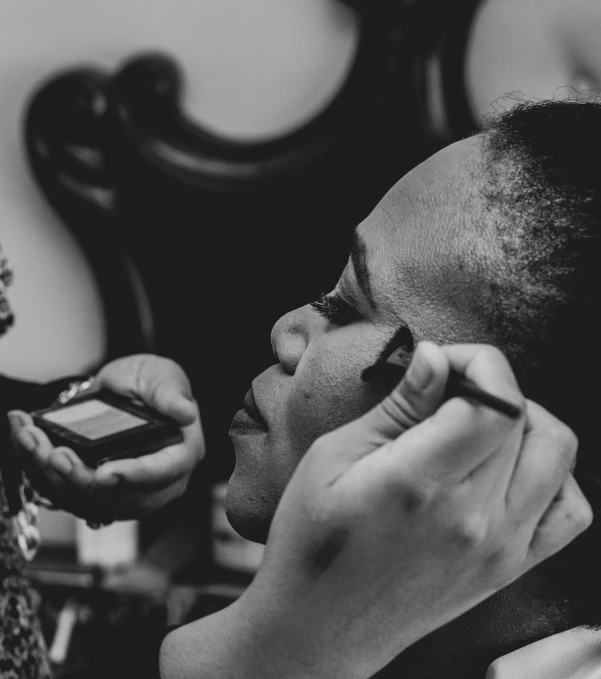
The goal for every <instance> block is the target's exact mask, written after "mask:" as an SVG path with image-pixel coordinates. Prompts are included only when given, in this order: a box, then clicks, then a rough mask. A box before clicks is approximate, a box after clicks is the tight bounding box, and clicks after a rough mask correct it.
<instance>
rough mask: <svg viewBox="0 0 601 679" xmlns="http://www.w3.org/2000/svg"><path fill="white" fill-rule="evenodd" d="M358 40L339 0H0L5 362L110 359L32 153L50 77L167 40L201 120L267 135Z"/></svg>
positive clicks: (58, 516) (83, 272)
mask: <svg viewBox="0 0 601 679" xmlns="http://www.w3.org/2000/svg"><path fill="white" fill-rule="evenodd" d="M356 41H357V25H356V22H355V17H354V15H353V14H352V13H351V12H350V11H349V10H347V9H345V8H344V7H343V6H342V5H341V4H339V3H338V2H336V1H335V0H252V2H249V1H248V0H0V210H1V212H0V215H1V218H0V243H2V245H3V247H4V249H5V250H6V253H7V254H8V255H9V256H10V258H11V260H12V263H13V265H14V268H15V271H16V278H15V283H14V286H13V287H12V288H10V290H9V293H10V300H11V303H12V306H13V308H14V310H15V312H16V315H17V324H16V325H15V327H14V328H13V329H12V330H11V331H10V332H9V333H8V334H7V335H6V336H5V337H3V338H2V340H1V341H0V371H1V372H4V373H7V374H10V375H14V376H17V377H22V378H29V379H33V380H47V379H51V378H54V377H59V376H62V375H65V374H73V373H80V372H85V371H86V370H87V369H88V368H89V367H90V366H91V365H94V364H95V363H96V362H98V361H100V360H101V359H102V357H103V355H104V347H105V337H104V332H105V329H104V321H103V318H102V313H101V306H100V298H99V295H98V291H97V289H96V286H95V282H94V279H93V277H92V275H91V273H90V270H89V267H88V265H87V263H86V261H85V259H84V258H83V257H82V254H81V252H80V251H79V250H78V248H77V246H76V244H75V243H74V241H73V239H72V238H71V237H70V236H69V234H68V232H67V231H66V230H65V228H64V227H63V226H62V225H61V223H60V222H59V221H58V219H56V218H55V217H54V216H53V215H52V213H51V212H50V211H49V209H48V207H47V206H46V204H45V203H44V200H43V198H42V197H41V195H40V193H39V192H38V190H37V188H36V186H35V185H34V183H33V181H32V178H31V176H30V175H29V172H28V170H27V167H26V163H25V158H24V153H23V147H22V143H21V139H20V125H21V118H22V112H23V107H24V105H25V102H26V100H27V97H28V96H29V95H30V93H31V92H32V89H33V88H34V87H35V86H36V85H37V84H38V83H39V82H40V81H41V79H43V78H45V77H46V76H48V75H49V74H52V73H53V72H55V71H56V70H57V69H61V68H68V67H71V66H73V65H76V64H80V63H92V64H97V65H100V66H104V67H108V68H113V67H114V66H115V65H117V64H118V63H119V62H120V61H121V60H123V59H124V58H127V57H129V56H130V55H131V54H133V53H135V52H138V51H141V50H157V49H158V50H164V51H167V52H169V53H170V54H172V55H174V56H176V57H177V59H178V60H179V61H180V63H181V65H182V66H183V68H184V71H185V74H186V80H187V91H186V97H185V105H186V108H187V109H188V112H189V115H190V116H191V117H193V118H197V119H198V120H201V121H202V122H203V123H204V124H205V125H208V126H209V127H211V128H213V129H215V130H216V131H220V132H222V133H224V134H228V135H233V136H237V137H242V138H261V137H263V138H265V137H269V136H277V135H278V134H281V133H282V132H285V131H287V130H289V129H291V128H294V127H295V126H297V125H299V124H301V123H303V122H304V121H305V120H307V119H308V118H311V117H312V116H313V115H314V114H315V113H316V112H317V111H318V110H320V109H321V108H322V107H323V106H325V105H326V104H327V103H328V101H329V100H330V99H331V97H332V96H333V95H334V94H335V92H336V91H337V89H338V87H339V85H340V83H341V82H342V81H343V80H344V78H345V75H346V73H347V71H348V68H349V65H350V63H351V62H352V57H353V54H354V50H355V46H356ZM41 531H42V535H43V536H44V539H45V542H46V543H72V542H73V540H74V536H75V523H74V519H73V517H72V516H70V515H68V514H64V513H48V512H46V511H42V512H41Z"/></svg>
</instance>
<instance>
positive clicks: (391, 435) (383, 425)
mask: <svg viewBox="0 0 601 679" xmlns="http://www.w3.org/2000/svg"><path fill="white" fill-rule="evenodd" d="M449 371H450V365H449V361H448V358H447V356H446V354H445V353H444V352H443V350H442V349H441V348H440V347H439V346H437V345H436V344H434V343H433V342H420V343H419V344H418V345H417V348H416V350H415V352H414V353H413V358H412V359H411V363H410V364H409V368H408V369H407V372H406V373H405V375H404V377H403V379H402V380H401V381H400V382H399V384H398V385H397V386H396V387H395V388H394V389H393V390H392V392H391V393H390V394H389V395H388V396H387V397H386V398H385V399H384V400H383V401H382V402H381V403H379V404H378V405H377V406H375V407H374V408H372V409H371V410H370V411H369V412H368V413H366V414H365V415H363V417H360V418H359V419H358V420H355V421H354V422H352V423H350V425H349V427H350V428H352V430H353V431H352V432H349V434H350V436H349V438H350V439H351V440H354V441H355V444H354V445H353V448H356V449H357V450H356V453H357V454H355V455H354V456H353V457H355V459H358V458H359V457H363V455H368V454H369V453H371V452H372V451H373V450H375V449H376V448H379V447H380V446H382V445H384V444H385V443H387V442H388V441H393V440H394V439H396V438H398V437H399V436H400V435H401V434H403V433H404V432H406V431H407V430H408V429H411V428H412V427H414V426H415V425H417V424H419V423H420V422H423V420H425V419H427V418H428V417H430V416H431V415H433V414H434V413H435V412H436V410H437V409H438V408H439V407H440V405H441V404H442V402H443V401H444V398H445V389H446V386H447V380H448V377H449Z"/></svg>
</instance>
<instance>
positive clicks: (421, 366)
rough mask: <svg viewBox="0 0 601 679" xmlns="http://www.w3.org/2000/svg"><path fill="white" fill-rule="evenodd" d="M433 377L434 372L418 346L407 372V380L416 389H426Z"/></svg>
mask: <svg viewBox="0 0 601 679" xmlns="http://www.w3.org/2000/svg"><path fill="white" fill-rule="evenodd" d="M433 377H434V372H433V370H432V368H431V366H430V364H429V363H428V361H426V359H425V358H424V356H423V355H422V352H421V350H420V348H419V345H418V347H417V349H416V350H415V353H414V354H413V358H412V359H411V363H410V364H409V369H408V370H407V379H409V380H411V383H412V384H413V386H414V387H415V388H416V389H426V387H427V386H428V385H429V384H430V382H431V381H432V378H433Z"/></svg>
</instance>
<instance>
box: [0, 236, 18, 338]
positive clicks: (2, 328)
mask: <svg viewBox="0 0 601 679" xmlns="http://www.w3.org/2000/svg"><path fill="white" fill-rule="evenodd" d="M12 281H13V272H12V269H11V268H10V265H9V263H8V259H7V258H6V255H5V254H4V252H3V250H2V246H1V245H0V336H1V335H3V334H4V333H5V332H6V331H7V330H8V328H10V326H11V325H12V324H13V323H14V320H15V318H14V316H13V313H12V311H11V308H10V305H9V303H8V300H7V299H6V294H5V293H6V288H7V287H8V286H9V285H10V284H11V283H12Z"/></svg>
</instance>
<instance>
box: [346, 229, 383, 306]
mask: <svg viewBox="0 0 601 679" xmlns="http://www.w3.org/2000/svg"><path fill="white" fill-rule="evenodd" d="M351 262H352V263H353V267H354V269H355V274H356V276H357V281H358V283H359V288H360V289H361V292H362V293H363V296H364V297H365V298H366V299H367V301H368V302H369V305H370V306H371V308H372V309H375V308H376V306H377V305H376V300H375V299H374V293H373V290H372V287H371V279H370V277H369V269H368V268H367V246H366V245H365V241H364V240H363V239H362V238H361V236H360V235H359V233H358V232H357V230H355V231H354V232H353V240H352V242H351Z"/></svg>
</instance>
